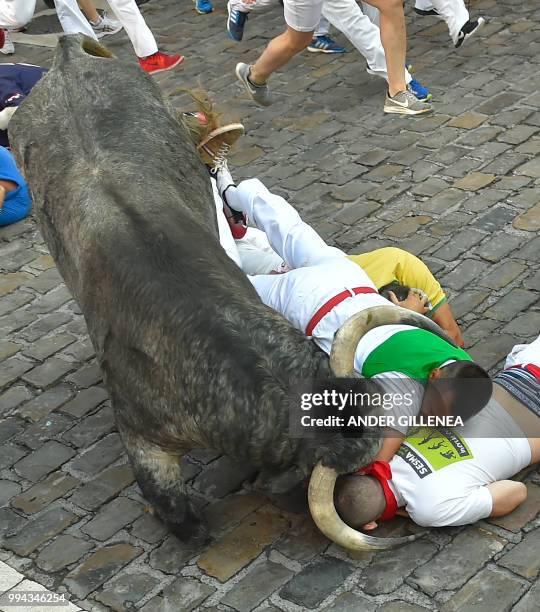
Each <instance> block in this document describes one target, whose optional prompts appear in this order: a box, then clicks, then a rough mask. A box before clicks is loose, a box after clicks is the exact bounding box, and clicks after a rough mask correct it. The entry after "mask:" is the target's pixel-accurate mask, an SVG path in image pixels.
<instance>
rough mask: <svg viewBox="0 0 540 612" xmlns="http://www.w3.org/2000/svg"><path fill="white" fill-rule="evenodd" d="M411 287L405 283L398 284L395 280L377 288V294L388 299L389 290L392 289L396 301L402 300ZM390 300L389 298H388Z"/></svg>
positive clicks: (407, 295) (407, 294)
mask: <svg viewBox="0 0 540 612" xmlns="http://www.w3.org/2000/svg"><path fill="white" fill-rule="evenodd" d="M410 290H411V288H410V287H407V285H400V284H399V283H398V282H397V281H392V282H391V283H388V284H387V285H384V286H383V287H381V288H380V289H379V294H380V295H382V296H383V298H386V299H387V300H390V291H392V292H393V293H394V294H395V296H396V297H397V299H398V302H403V301H404V300H406V299H407V298H408V297H409V292H410ZM390 301H391V300H390Z"/></svg>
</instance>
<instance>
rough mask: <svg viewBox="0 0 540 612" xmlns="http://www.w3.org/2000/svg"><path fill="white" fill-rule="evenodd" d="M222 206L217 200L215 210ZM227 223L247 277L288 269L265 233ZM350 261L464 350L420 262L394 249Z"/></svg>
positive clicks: (455, 326)
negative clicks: (425, 317)
mask: <svg viewBox="0 0 540 612" xmlns="http://www.w3.org/2000/svg"><path fill="white" fill-rule="evenodd" d="M222 205H223V203H222V202H221V199H220V198H219V197H218V199H216V207H217V208H220V207H221V206H222ZM228 220H229V222H230V225H231V232H232V233H233V237H234V236H235V235H236V236H237V239H236V248H237V250H238V256H239V257H240V263H241V268H242V270H243V271H244V272H245V273H246V274H250V275H254V274H275V273H281V272H284V271H286V270H288V267H287V265H286V264H285V262H284V261H283V259H282V258H281V257H280V256H279V255H278V254H277V253H276V252H275V251H274V250H273V249H272V247H271V246H270V243H269V242H268V238H267V237H266V234H265V233H264V232H262V231H261V230H259V229H257V228H255V227H246V226H245V225H244V223H243V220H240V221H239V222H235V221H234V219H233V218H232V217H231V215H230V214H229V215H228ZM349 259H350V260H351V261H354V262H355V263H356V264H358V265H359V266H360V267H361V268H362V269H363V270H364V272H366V273H367V275H368V276H369V277H370V278H371V280H372V281H373V282H374V283H375V286H376V287H377V289H378V290H379V293H380V294H381V295H383V296H384V297H386V298H387V299H389V300H391V301H392V302H393V303H394V304H397V305H399V306H402V307H404V308H409V309H410V310H414V311H415V312H419V313H420V314H425V315H427V316H429V317H431V318H432V319H433V320H434V321H435V323H437V324H438V325H439V326H440V327H442V329H444V331H445V332H446V333H447V334H448V335H449V336H450V338H452V340H454V342H455V343H456V344H457V345H458V346H460V347H462V348H463V346H464V341H463V336H462V335H461V330H460V329H459V326H458V324H457V323H456V320H455V319H454V315H453V313H452V310H451V308H450V305H449V304H448V302H447V301H446V295H445V293H444V291H443V289H442V287H441V285H440V283H439V282H438V281H437V280H436V278H435V277H434V276H433V274H431V272H430V271H429V268H428V267H427V266H426V265H425V264H424V263H423V262H422V260H420V259H419V258H418V257H416V256H414V255H413V254H412V253H408V252H407V251H404V250H403V249H399V248H396V247H384V248H381V249H375V250H374V251H369V252H367V253H361V254H360V255H349ZM415 290H420V291H419V292H415ZM419 295H420V296H422V297H419Z"/></svg>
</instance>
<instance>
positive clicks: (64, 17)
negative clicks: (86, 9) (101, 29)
mask: <svg viewBox="0 0 540 612" xmlns="http://www.w3.org/2000/svg"><path fill="white" fill-rule="evenodd" d="M54 5H55V6H56V14H57V15H58V20H59V21H60V25H61V26H62V30H64V32H65V33H66V34H78V33H80V34H84V35H85V36H89V37H90V38H93V39H94V40H97V39H98V38H97V36H96V33H95V32H94V30H93V28H92V26H91V25H90V23H89V21H88V20H87V19H86V18H85V16H84V15H83V13H82V11H81V9H80V8H79V5H78V4H77V2H76V0H54Z"/></svg>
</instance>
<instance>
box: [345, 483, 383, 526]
mask: <svg viewBox="0 0 540 612" xmlns="http://www.w3.org/2000/svg"><path fill="white" fill-rule="evenodd" d="M334 503H335V506H336V510H337V511H338V514H339V516H340V517H341V518H342V519H343V520H344V521H345V522H346V523H347V525H349V527H353V528H355V529H358V528H359V527H362V525H365V524H366V523H370V522H371V521H375V520H376V519H378V518H379V517H380V516H381V514H382V513H383V512H384V510H385V508H386V497H385V496H384V491H383V488H382V486H381V483H380V482H379V481H378V480H377V479H376V478H374V477H373V476H358V475H354V476H343V477H341V478H339V479H338V481H337V483H336V489H335V493H334Z"/></svg>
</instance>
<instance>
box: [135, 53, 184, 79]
mask: <svg viewBox="0 0 540 612" xmlns="http://www.w3.org/2000/svg"><path fill="white" fill-rule="evenodd" d="M183 61H184V56H183V55H167V54H166V53H162V52H161V51H157V52H156V53H154V55H149V56H148V57H140V58H139V65H140V67H141V68H142V69H143V70H144V71H145V72H148V74H157V73H158V72H165V70H171V69H172V68H174V67H175V66H178V64H180V63H181V62H183Z"/></svg>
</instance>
